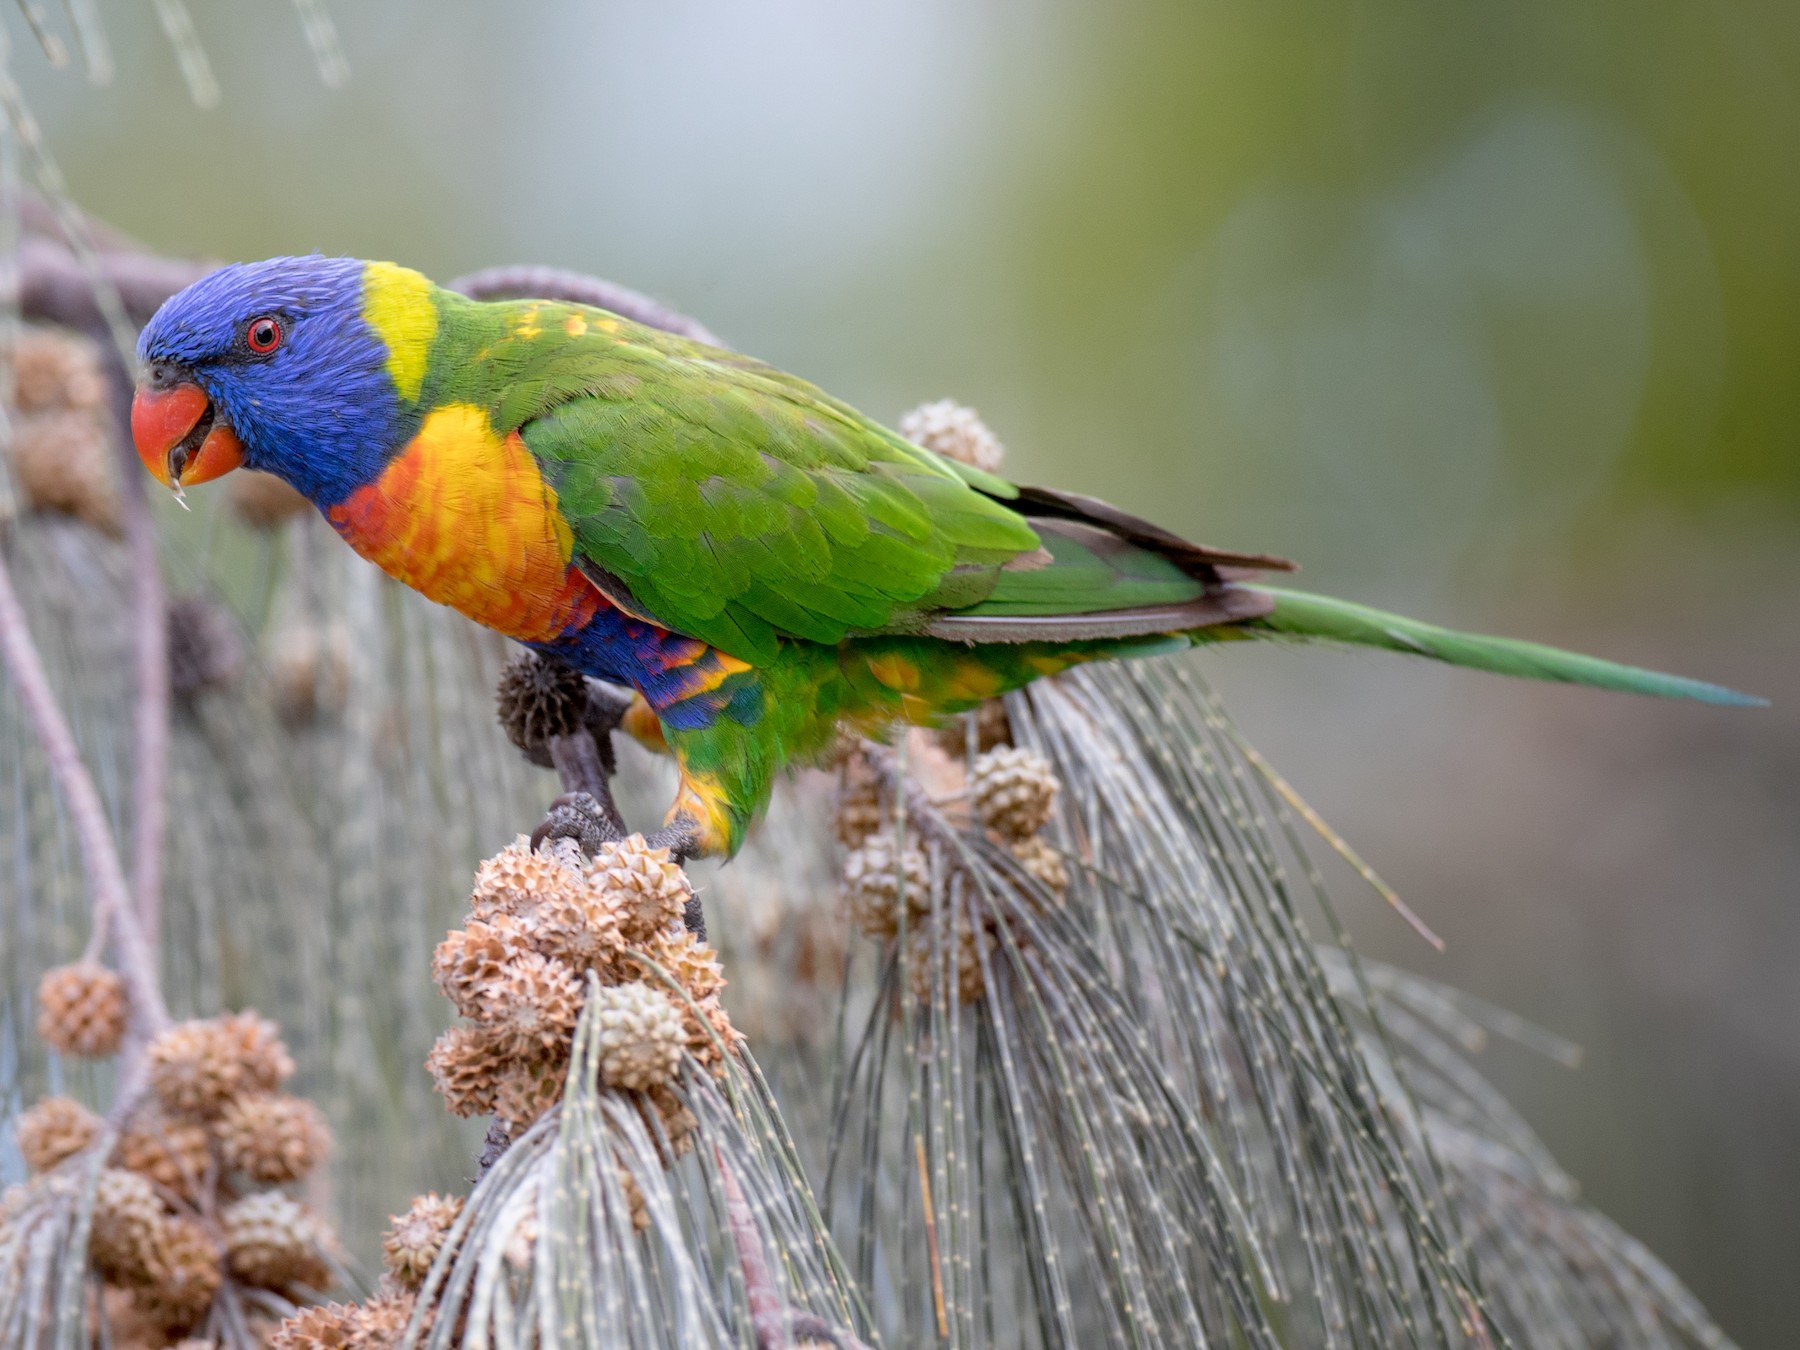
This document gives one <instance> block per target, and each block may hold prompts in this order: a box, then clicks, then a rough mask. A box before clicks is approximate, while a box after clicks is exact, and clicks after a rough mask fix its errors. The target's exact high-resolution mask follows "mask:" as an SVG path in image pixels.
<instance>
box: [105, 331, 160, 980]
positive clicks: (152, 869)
mask: <svg viewBox="0 0 1800 1350" xmlns="http://www.w3.org/2000/svg"><path fill="white" fill-rule="evenodd" d="M102 350H103V351H105V352H106V354H107V361H106V368H107V380H108V383H109V385H110V386H111V389H112V401H113V415H114V417H115V419H116V421H117V430H116V433H115V434H114V436H113V449H114V452H115V454H116V456H117V458H118V464H119V483H120V494H119V495H120V498H121V500H122V503H123V506H124V517H125V547H126V550H127V552H128V553H129V555H130V558H131V603H132V622H131V648H132V665H133V667H134V673H135V676H136V687H137V696H136V699H135V701H134V703H133V706H132V741H133V754H132V773H133V780H134V781H133V785H132V799H131V897H132V901H133V903H134V904H135V905H136V907H137V915H138V922H139V924H140V925H141V926H142V928H143V933H144V941H145V942H146V943H148V944H149V947H150V953H151V958H152V960H154V959H155V956H156V951H157V949H158V947H160V946H161V943H162V874H163V846H164V840H165V835H166V834H167V830H168V821H169V714H170V706H171V698H170V688H169V596H168V591H167V588H166V587H165V586H164V585H163V575H162V563H161V561H160V559H159V558H158V556H157V551H156V521H155V519H154V517H153V516H152V515H151V512H150V496H149V493H148V492H146V491H145V486H144V474H143V473H142V472H141V470H140V469H139V466H138V462H137V456H136V455H135V454H134V453H133V451H132V449H131V434H130V424H131V393H132V384H131V377H130V376H129V375H128V374H127V373H126V370H125V366H124V363H123V362H122V361H120V360H119V358H118V355H117V353H115V352H113V351H112V350H111V349H110V348H109V347H103V348H102Z"/></svg>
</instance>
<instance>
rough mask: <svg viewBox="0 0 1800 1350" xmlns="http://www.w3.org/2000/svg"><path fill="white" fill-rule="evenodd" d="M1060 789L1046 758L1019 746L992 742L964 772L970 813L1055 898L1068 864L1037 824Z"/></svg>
mask: <svg viewBox="0 0 1800 1350" xmlns="http://www.w3.org/2000/svg"><path fill="white" fill-rule="evenodd" d="M1061 792H1062V782H1061V780H1059V779H1058V778H1057V776H1056V770H1055V769H1054V768H1053V767H1052V766H1051V764H1050V761H1049V760H1047V759H1045V758H1044V757H1043V756H1042V755H1040V754H1038V753H1037V752H1036V751H1033V750H1028V749H1025V748H1024V747H1023V746H1012V745H1001V746H996V747H995V748H994V749H992V750H989V751H986V752H984V753H983V754H981V755H978V756H976V759H975V762H974V765H973V766H972V767H971V770H970V773H969V798H970V803H971V805H972V806H973V807H974V810H975V815H976V818H977V819H978V820H980V822H981V823H982V825H983V826H984V827H985V828H986V829H987V830H988V831H989V833H991V834H992V835H993V836H994V837H995V838H996V839H998V840H999V841H1000V842H1001V843H1002V844H1004V845H1005V846H1006V848H1007V849H1008V851H1010V852H1011V853H1012V855H1013V857H1015V858H1017V859H1018V861H1019V866H1020V867H1021V868H1022V869H1023V870H1024V871H1025V873H1026V875H1028V876H1030V877H1031V878H1032V879H1033V880H1035V881H1036V882H1037V883H1038V884H1039V885H1040V886H1042V887H1043V888H1044V890H1045V891H1046V892H1048V893H1049V894H1050V896H1051V897H1052V898H1055V899H1059V900H1060V899H1061V898H1062V896H1063V895H1064V894H1065V893H1067V891H1068V889H1069V869H1068V865H1067V864H1066V863H1065V862H1064V861H1063V856H1062V854H1061V853H1060V852H1059V851H1058V850H1057V849H1056V847H1055V846H1054V845H1052V844H1051V843H1050V841H1049V840H1047V839H1045V838H1044V837H1043V829H1044V826H1045V825H1047V824H1049V823H1050V817H1051V815H1052V814H1053V813H1054V812H1055V810H1056V798H1057V796H1058V795H1059V794H1060V793H1061Z"/></svg>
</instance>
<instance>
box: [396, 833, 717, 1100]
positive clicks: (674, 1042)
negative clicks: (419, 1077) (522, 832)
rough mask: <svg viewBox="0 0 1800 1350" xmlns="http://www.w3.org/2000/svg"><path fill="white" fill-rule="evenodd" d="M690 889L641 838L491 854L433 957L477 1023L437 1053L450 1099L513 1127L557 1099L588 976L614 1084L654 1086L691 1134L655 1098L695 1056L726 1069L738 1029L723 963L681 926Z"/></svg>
mask: <svg viewBox="0 0 1800 1350" xmlns="http://www.w3.org/2000/svg"><path fill="white" fill-rule="evenodd" d="M692 897H693V889H692V887H691V886H690V885H689V883H688V880H687V875H686V873H684V872H683V871H682V870H681V868H680V867H679V866H677V865H676V864H675V863H674V862H673V861H672V860H671V859H670V857H669V854H668V852H667V851H666V850H664V849H656V848H651V847H650V846H649V845H648V844H647V843H645V841H644V839H643V836H641V835H633V836H631V837H630V838H629V839H624V840H620V841H618V842H617V843H611V844H607V845H605V846H603V847H602V848H601V849H600V850H599V851H598V852H597V853H596V855H595V856H594V857H593V858H591V859H587V858H583V857H582V855H581V853H580V852H579V851H578V850H577V849H576V848H575V847H574V846H573V845H572V844H570V843H568V842H567V841H558V842H555V843H552V844H551V845H550V846H548V847H547V848H546V849H545V850H544V851H542V852H534V851H533V850H532V848H531V846H530V844H529V842H528V841H527V840H525V839H524V838H523V837H521V838H519V839H517V840H515V841H514V842H513V843H511V844H509V845H508V846H507V847H506V848H504V849H502V850H501V851H500V852H499V853H498V854H496V855H495V856H493V857H491V858H489V859H487V860H486V861H485V862H483V863H482V864H481V865H480V866H479V867H478V868H477V869H476V873H475V886H474V889H473V892H472V893H471V895H470V900H469V910H470V913H469V918H468V920H467V921H466V922H465V924H464V926H463V927H462V928H459V929H456V930H454V931H452V932H451V933H450V934H449V936H448V937H446V938H445V939H444V941H443V942H442V943H440V944H439V945H438V949H437V952H436V954H435V956H434V958H433V961H432V974H433V976H434V978H435V979H436V981H437V984H438V987H439V988H440V989H441V990H443V992H444V995H445V997H447V998H448V999H449V1000H450V1001H451V1002H452V1003H453V1004H455V1005H456V1010H457V1011H458V1012H459V1013H461V1014H462V1015H463V1016H464V1017H465V1018H467V1019H469V1023H468V1024H464V1025H458V1026H454V1027H451V1028H450V1029H449V1030H448V1031H446V1032H444V1034H443V1035H442V1036H440V1037H439V1038H438V1041H437V1044H436V1045H435V1046H434V1047H433V1048H432V1052H431V1055H430V1057H429V1058H428V1059H427V1061H426V1067H427V1068H429V1069H430V1071H431V1074H432V1076H433V1078H434V1079H435V1080H436V1082H437V1086H438V1091H439V1092H440V1093H442V1094H443V1097H444V1103H445V1105H446V1106H448V1107H449V1108H450V1110H451V1111H453V1112H455V1113H456V1114H458V1115H478V1114H483V1113H487V1112H492V1113H493V1114H495V1115H496V1116H498V1117H499V1118H500V1120H501V1121H502V1123H503V1124H505V1126H506V1127H507V1128H508V1130H509V1131H511V1132H513V1133H514V1134H515V1135H516V1134H517V1133H519V1132H520V1131H522V1130H524V1129H526V1128H528V1127H529V1126H530V1125H531V1124H532V1123H533V1122H534V1121H536V1120H537V1119H538V1118H539V1117H540V1116H542V1115H543V1114H544V1112H545V1111H547V1110H549V1109H550V1107H552V1106H554V1105H555V1104H556V1102H557V1101H558V1100H559V1099H560V1098H561V1096H562V1091H563V1086H564V1080H565V1078H566V1076H567V1073H568V1065H569V1055H570V1043H571V1041H572V1040H573V1037H574V1032H575V1025H576V1022H577V1021H578V1020H579V1018H580V1016H581V1013H582V1009H583V1007H584V1005H585V1003H586V1001H587V997H588V994H587V990H588V976H589V975H590V973H591V974H592V975H594V976H595V977H597V979H598V981H599V985H600V989H601V993H600V997H601V999H602V1000H603V1004H602V1007H601V1008H600V1009H599V1010H598V1011H599V1012H600V1013H601V1016H602V1021H603V1025H602V1029H601V1037H602V1054H601V1061H602V1065H603V1068H602V1077H603V1079H604V1080H605V1082H606V1084H607V1085H608V1086H611V1087H617V1088H620V1089H622V1090H626V1091H636V1092H641V1093H644V1094H646V1100H647V1101H649V1102H650V1103H651V1105H652V1106H653V1107H654V1109H656V1110H657V1111H658V1114H659V1115H660V1116H662V1118H663V1120H664V1124H665V1128H668V1129H669V1130H670V1132H671V1134H672V1135H673V1134H674V1133H675V1130H676V1127H677V1126H680V1127H682V1128H683V1129H686V1128H691V1126H688V1125H686V1124H685V1122H683V1121H682V1119H681V1116H680V1114H679V1112H678V1111H676V1110H674V1109H672V1108H671V1109H670V1110H667V1111H665V1110H663V1109H662V1107H661V1106H659V1105H657V1104H656V1098H655V1094H656V1092H657V1091H658V1090H660V1089H666V1088H667V1087H668V1085H669V1084H670V1083H671V1082H673V1081H674V1079H675V1077H676V1075H677V1074H678V1073H679V1071H680V1066H681V1062H682V1055H683V1053H684V1051H685V1052H689V1053H692V1054H693V1055H694V1056H695V1057H696V1058H697V1059H699V1060H700V1062H701V1063H702V1064H703V1065H705V1066H707V1067H708V1068H710V1069H712V1070H714V1071H715V1072H722V1071H723V1060H724V1053H723V1051H722V1050H721V1048H720V1047H721V1046H724V1047H726V1048H729V1046H730V1045H731V1043H732V1037H733V1035H734V1033H733V1032H732V1030H731V1022H730V1019H729V1018H728V1017H727V1016H726V1014H725V1011H724V1008H723V1007H722V1006H721V1004H720V1002H719V993H720V990H721V989H723V988H724V984H725V977H724V973H723V971H722V970H721V969H720V967H719V962H718V958H717V957H716V956H715V955H714V953H713V950H712V948H711V947H708V946H706V945H705V944H703V943H699V942H696V941H695V940H694V939H693V937H692V936H691V935H690V934H689V933H688V932H687V930H686V928H685V927H684V926H683V922H682V920H683V915H684V912H685V910H686V907H687V903H688V901H689V900H690V899H691V898H692ZM664 976H666V977H667V978H668V979H670V980H672V981H673V982H674V983H675V984H676V985H677V986H678V988H679V991H680V992H679V994H678V993H677V992H676V991H675V990H671V989H668V988H667V987H666V985H664V984H663V978H664Z"/></svg>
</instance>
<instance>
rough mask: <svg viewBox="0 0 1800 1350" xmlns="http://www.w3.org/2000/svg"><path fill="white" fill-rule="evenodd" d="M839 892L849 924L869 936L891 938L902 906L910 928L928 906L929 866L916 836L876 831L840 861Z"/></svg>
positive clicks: (895, 930) (897, 930)
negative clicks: (842, 869) (842, 866)
mask: <svg viewBox="0 0 1800 1350" xmlns="http://www.w3.org/2000/svg"><path fill="white" fill-rule="evenodd" d="M839 891H840V893H841V894H842V896H843V899H844V906H845V908H846V909H847V910H848V912H849V915H850V922H851V923H853V924H855V925H856V927H857V928H859V929H861V930H862V931H863V932H864V933H866V934H867V935H868V936H870V937H872V938H876V939H882V938H891V937H893V936H894V935H895V934H896V933H898V932H899V931H900V916H901V907H902V906H903V905H904V906H905V910H906V916H907V925H908V926H909V927H911V926H913V925H914V924H915V923H916V922H918V920H919V919H920V918H921V917H922V916H923V915H924V914H926V913H927V912H928V911H929V910H930V908H931V864H930V863H929V862H928V861H927V860H926V858H925V854H924V852H923V851H922V850H921V849H920V848H919V846H918V844H917V842H916V841H915V840H913V839H911V838H910V837H908V838H904V839H903V838H901V837H899V836H897V835H896V834H895V833H894V831H893V830H892V829H884V830H879V831H877V832H876V833H874V834H872V835H870V836H868V837H867V838H866V839H864V840H863V841H862V843H861V844H860V845H858V846H857V847H856V848H853V849H851V850H850V855H849V856H848V857H847V858H845V859H844V872H843V878H842V881H841V883H840V886H839Z"/></svg>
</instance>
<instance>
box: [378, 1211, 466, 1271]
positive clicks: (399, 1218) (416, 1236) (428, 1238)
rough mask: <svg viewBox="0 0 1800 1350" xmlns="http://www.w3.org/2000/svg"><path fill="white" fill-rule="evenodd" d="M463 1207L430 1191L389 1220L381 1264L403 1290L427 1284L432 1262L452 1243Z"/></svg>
mask: <svg viewBox="0 0 1800 1350" xmlns="http://www.w3.org/2000/svg"><path fill="white" fill-rule="evenodd" d="M462 1207H463V1202H462V1199H461V1198H460V1197H459V1196H454V1195H439V1194H438V1193H437V1192H436V1191H427V1192H426V1193H425V1194H424V1195H421V1196H419V1197H417V1198H416V1199H414V1201H413V1202H412V1204H411V1205H410V1206H408V1208H407V1210H406V1212H405V1213H404V1214H394V1215H390V1216H389V1219H388V1230H387V1232H385V1233H383V1234H382V1235H381V1263H382V1265H384V1266H386V1267H387V1273H388V1274H389V1275H391V1276H392V1277H393V1279H394V1282H395V1283H396V1284H398V1285H399V1286H400V1287H401V1288H402V1289H417V1288H418V1287H419V1286H420V1285H422V1284H424V1283H425V1276H426V1275H427V1274H429V1273H430V1271H431V1265H432V1262H434V1261H436V1260H437V1259H438V1256H439V1254H440V1253H442V1252H443V1250H444V1246H445V1244H446V1243H447V1242H449V1240H450V1230H451V1228H453V1227H454V1226H455V1224H456V1220H457V1218H458V1217H459V1216H460V1215H461V1214H462Z"/></svg>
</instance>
